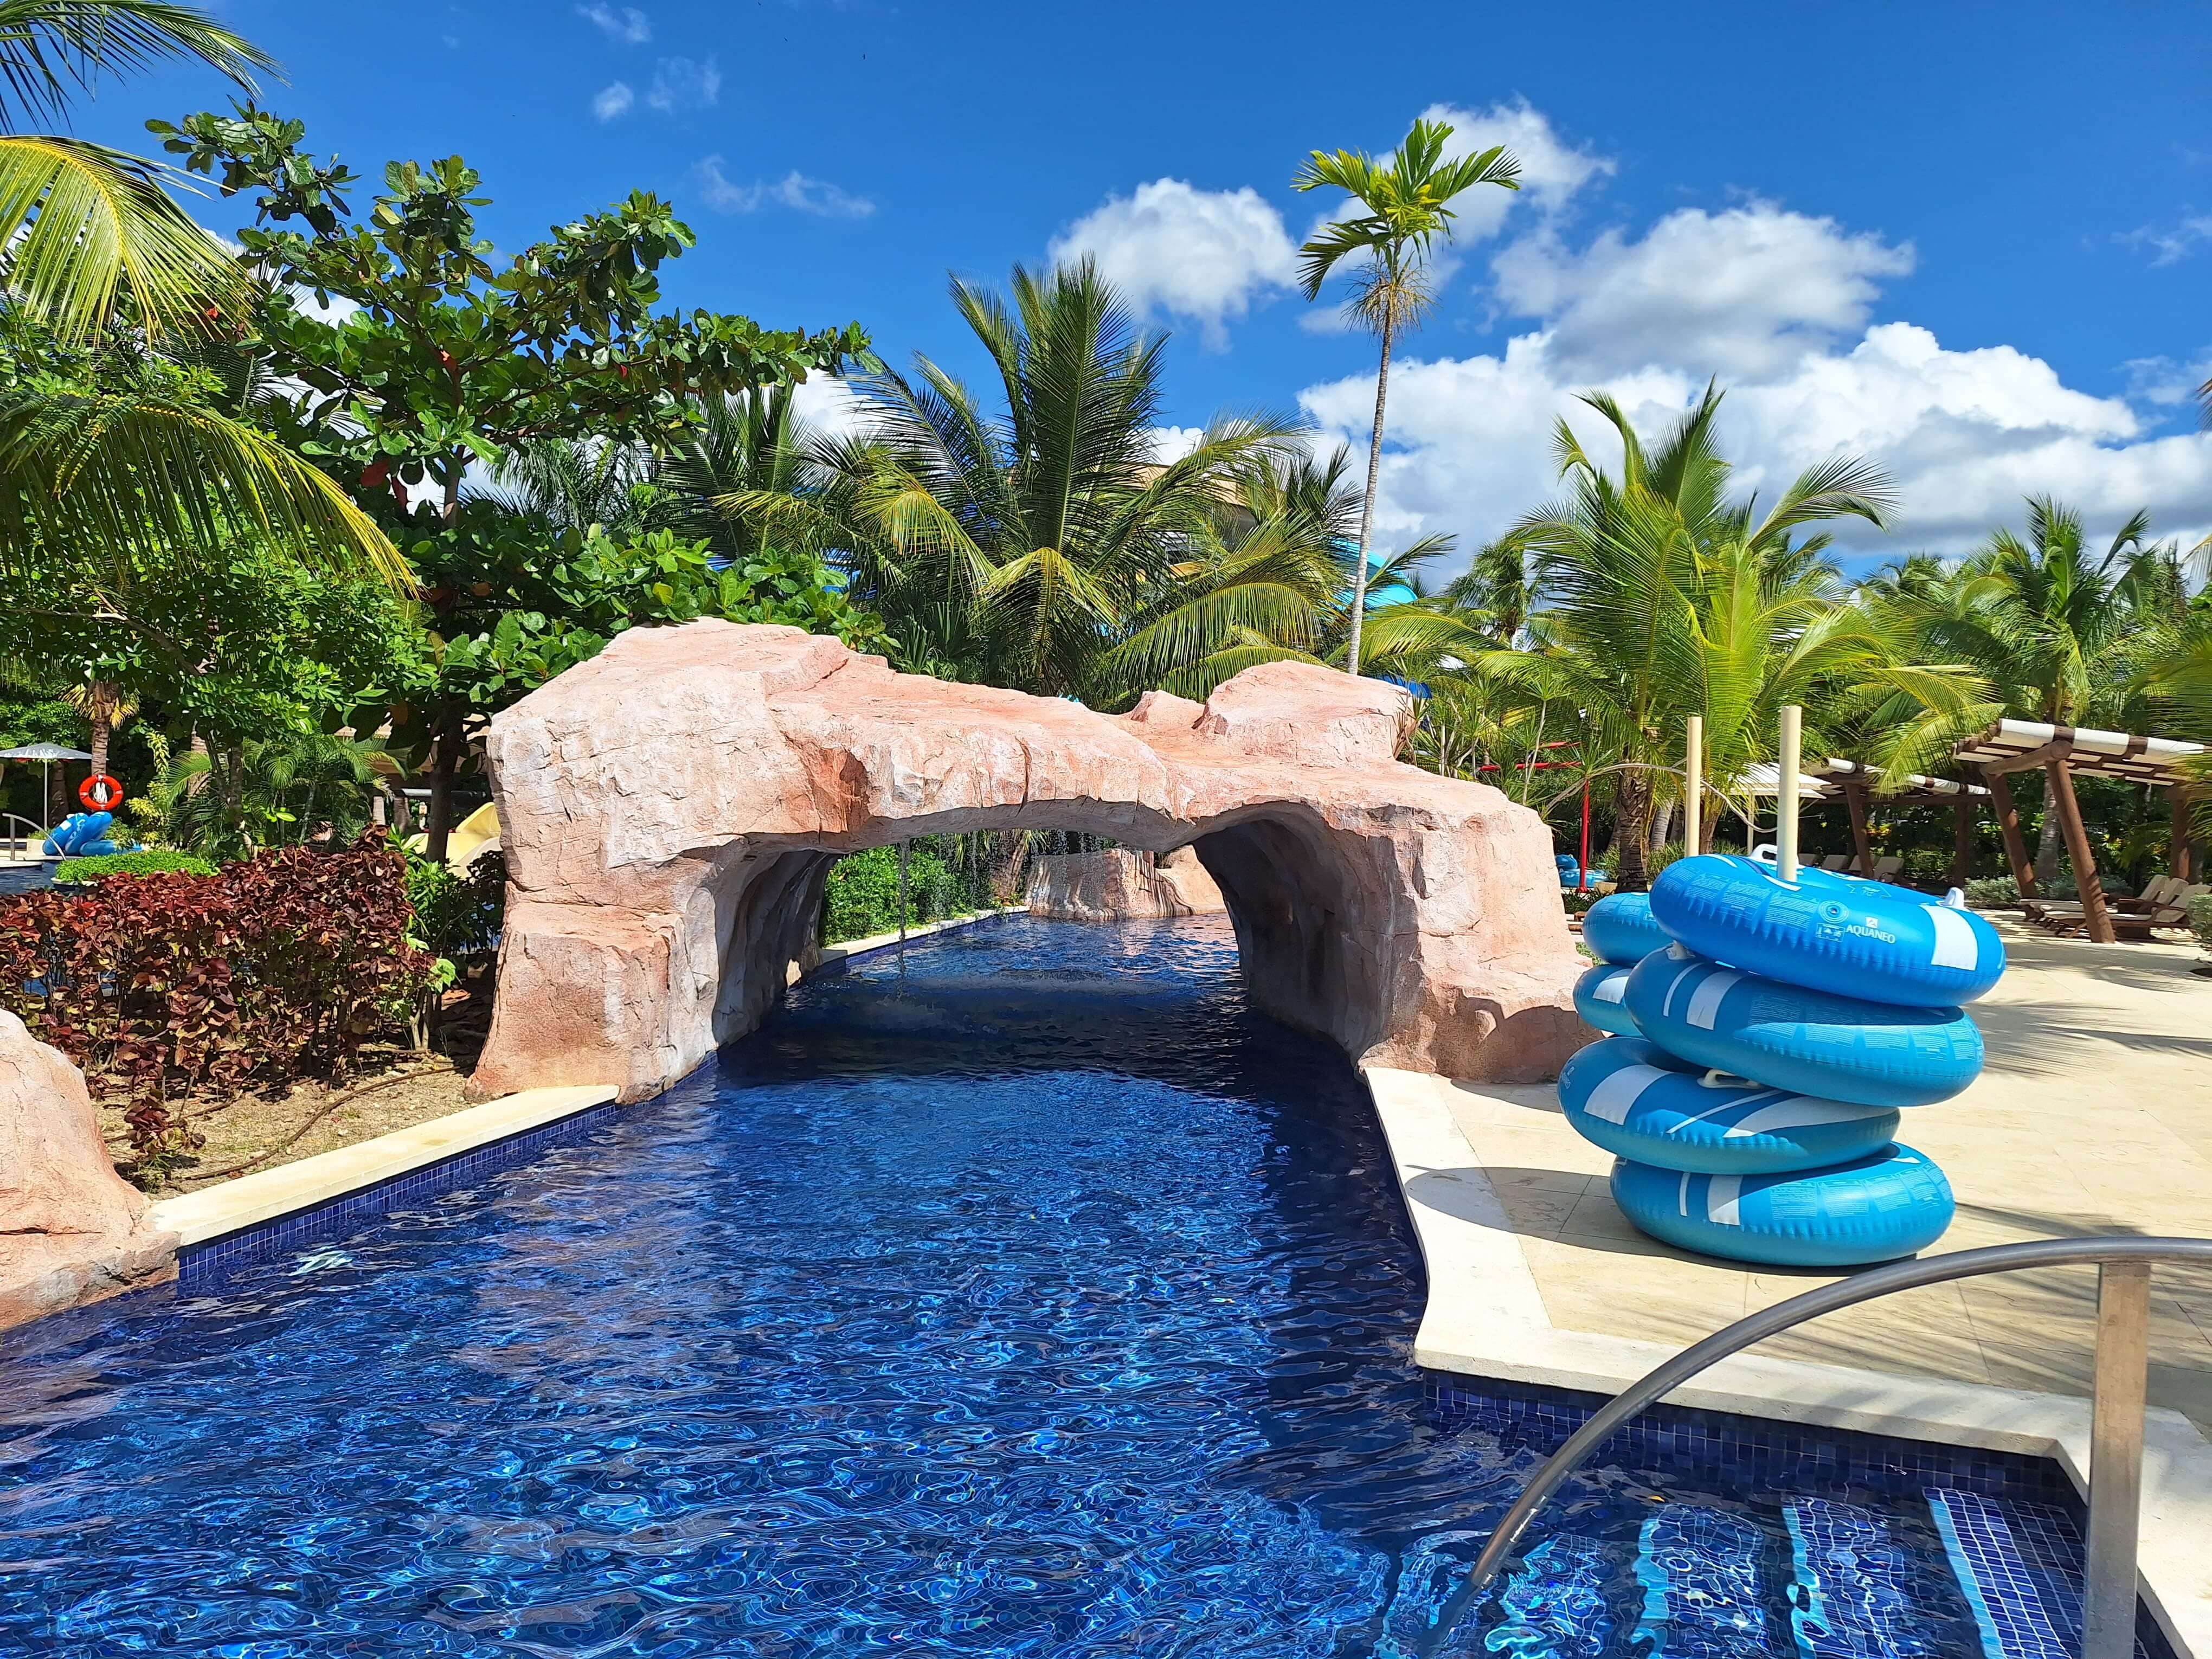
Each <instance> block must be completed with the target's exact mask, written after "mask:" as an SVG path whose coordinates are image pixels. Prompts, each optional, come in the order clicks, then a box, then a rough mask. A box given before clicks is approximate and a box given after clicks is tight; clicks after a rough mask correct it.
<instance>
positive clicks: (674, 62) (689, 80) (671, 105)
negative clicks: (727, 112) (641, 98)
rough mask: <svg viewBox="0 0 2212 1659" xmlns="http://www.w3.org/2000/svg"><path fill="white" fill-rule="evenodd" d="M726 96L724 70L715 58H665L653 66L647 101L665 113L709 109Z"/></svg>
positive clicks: (646, 94) (647, 90)
mask: <svg viewBox="0 0 2212 1659" xmlns="http://www.w3.org/2000/svg"><path fill="white" fill-rule="evenodd" d="M721 95H722V71H721V70H720V67H719V66H718V65H717V64H715V62H714V59H713V58H707V59H706V60H705V61H704V62H700V61H698V60H696V59H694V58H662V59H661V60H660V61H659V63H657V64H654V65H653V84H652V85H651V86H649V87H647V88H646V93H645V101H646V102H647V104H649V105H651V106H653V108H654V109H657V110H659V112H661V113H662V114H663V115H675V114H678V113H680V112H683V111H684V110H690V109H705V108H707V107H708V106H709V105H711V104H713V103H714V100H716V99H718V98H720V96H721Z"/></svg>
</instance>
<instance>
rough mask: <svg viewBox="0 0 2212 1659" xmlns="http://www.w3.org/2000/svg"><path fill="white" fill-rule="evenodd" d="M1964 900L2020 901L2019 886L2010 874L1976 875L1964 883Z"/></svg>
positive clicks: (1983, 901) (2010, 902)
mask: <svg viewBox="0 0 2212 1659" xmlns="http://www.w3.org/2000/svg"><path fill="white" fill-rule="evenodd" d="M1966 902H1967V903H1969V904H1979V905H1985V906H1986V905H2007V904H2017V903H2019V902H2020V887H2019V884H2017V883H2015V881H2014V880H2013V878H2011V877H2010V876H1977V877H1975V878H1973V880H1972V881H1970V882H1968V883H1967V884H1966Z"/></svg>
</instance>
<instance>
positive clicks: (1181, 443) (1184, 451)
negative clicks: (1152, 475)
mask: <svg viewBox="0 0 2212 1659" xmlns="http://www.w3.org/2000/svg"><path fill="white" fill-rule="evenodd" d="M1149 436H1150V437H1151V439H1152V459H1153V460H1154V461H1156V462H1157V463H1158V464H1159V465H1162V466H1165V465H1167V464H1168V463H1169V462H1170V461H1179V460H1181V459H1182V458H1183V457H1184V456H1186V455H1188V454H1189V453H1190V452H1191V451H1192V450H1194V449H1195V448H1197V447H1198V446H1199V442H1200V440H1201V439H1203V438H1204V437H1205V436H1206V428H1204V427H1202V426H1156V427H1154V428H1152V431H1151V433H1150V434H1149Z"/></svg>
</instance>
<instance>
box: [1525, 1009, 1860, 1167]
mask: <svg viewBox="0 0 2212 1659" xmlns="http://www.w3.org/2000/svg"><path fill="white" fill-rule="evenodd" d="M1680 1065H1681V1062H1680V1060H1675V1059H1674V1057H1673V1056H1671V1055H1669V1054H1667V1053H1666V1051H1665V1050H1664V1049H1662V1048H1658V1047H1656V1045H1654V1044H1652V1043H1650V1042H1642V1041H1640V1040H1639V1039H1638V1038H1635V1037H1625V1036H1617V1037H1608V1038H1607V1040H1606V1041H1605V1042H1593V1043H1592V1044H1590V1046H1589V1048H1584V1049H1583V1050H1582V1051H1581V1052H1580V1053H1578V1054H1576V1055H1575V1056H1574V1058H1573V1059H1571V1060H1569V1061H1568V1062H1567V1064H1566V1067H1565V1070H1563V1071H1562V1072H1560V1073H1559V1105H1560V1106H1561V1108H1562V1109H1565V1112H1566V1115H1567V1121H1568V1122H1569V1123H1571V1124H1572V1125H1573V1126H1574V1127H1575V1130H1576V1132H1577V1133H1578V1134H1580V1135H1581V1136H1582V1138H1583V1139H1585V1140H1588V1141H1590V1142H1592V1143H1594V1144H1595V1145H1597V1146H1602V1147H1604V1148H1605V1150H1606V1151H1607V1152H1612V1153H1613V1154H1614V1155H1615V1156H1617V1157H1620V1158H1628V1159H1630V1160H1631V1161H1632V1162H1634V1163H1638V1164H1655V1165H1656V1166H1657V1167H1659V1168H1660V1169H1662V1170H1689V1171H1691V1172H1692V1173H1694V1174H1700V1175H1779V1174H1786V1173H1789V1172H1790V1171H1794V1170H1820V1169H1826V1167H1828V1166H1829V1165H1831V1164H1849V1163H1851V1162H1853V1161H1855V1160H1856V1159H1858V1158H1864V1157H1866V1156H1868V1155H1869V1153H1872V1152H1880V1151H1881V1149H1882V1148H1883V1147H1885V1146H1888V1145H1889V1143H1890V1140H1891V1138H1892V1137H1893V1136H1894V1135H1895V1134H1896V1133H1897V1122H1898V1118H1897V1113H1896V1112H1895V1111H1894V1110H1891V1109H1884V1108H1882V1107H1879V1106H1853V1105H1849V1104H1847V1103H1844V1102H1843V1101H1840V1100H1822V1099H1820V1098H1819V1097H1815V1096H1812V1095H1794V1094H1791V1093H1790V1092H1789V1091H1787V1090H1785V1089H1761V1088H1758V1087H1756V1086H1746V1085H1744V1084H1742V1083H1741V1082H1735V1083H1720V1082H1717V1081H1713V1080H1711V1077H1712V1074H1711V1073H1692V1072H1685V1071H1682V1070H1680V1069H1679V1068H1680Z"/></svg>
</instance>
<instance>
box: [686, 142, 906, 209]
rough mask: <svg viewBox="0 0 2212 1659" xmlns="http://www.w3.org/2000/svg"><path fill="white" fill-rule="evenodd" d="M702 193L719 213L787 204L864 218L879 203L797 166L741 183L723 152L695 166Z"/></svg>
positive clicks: (788, 205)
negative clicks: (733, 176) (727, 170)
mask: <svg viewBox="0 0 2212 1659" xmlns="http://www.w3.org/2000/svg"><path fill="white" fill-rule="evenodd" d="M692 171H693V173H694V174H695V175H696V177H697V179H698V180H699V191H700V193H701V194H702V196H704V197H706V198H707V205H708V207H710V208H713V209H714V210H715V211H716V212H717V213H757V212H758V211H759V210H761V209H763V208H764V207H787V208H789V209H791V210H793V211H794V212H798V213H811V214H812V215H813V216H815V217H817V218H818V219H865V218H866V217H867V216H869V215H870V214H872V213H873V212H874V211H875V210H876V204H874V203H873V202H872V201H871V200H869V199H868V197H865V196H854V195H853V194H852V193H851V192H850V191H845V190H841V189H840V188H839V187H838V186H836V185H833V184H831V183H829V181H828V180H827V179H810V178H808V177H807V176H806V175H805V173H800V172H799V171H798V170H797V169H795V168H794V169H793V171H791V172H789V173H786V174H784V176H783V177H782V178H781V179H769V180H766V181H763V182H758V183H754V184H750V185H740V184H738V183H737V182H736V181H735V180H733V179H731V178H730V177H729V176H728V174H726V173H724V172H723V170H722V158H721V157H720V155H708V156H704V157H702V158H701V160H700V161H699V163H698V165H697V166H696V167H694V168H693V169H692Z"/></svg>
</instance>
